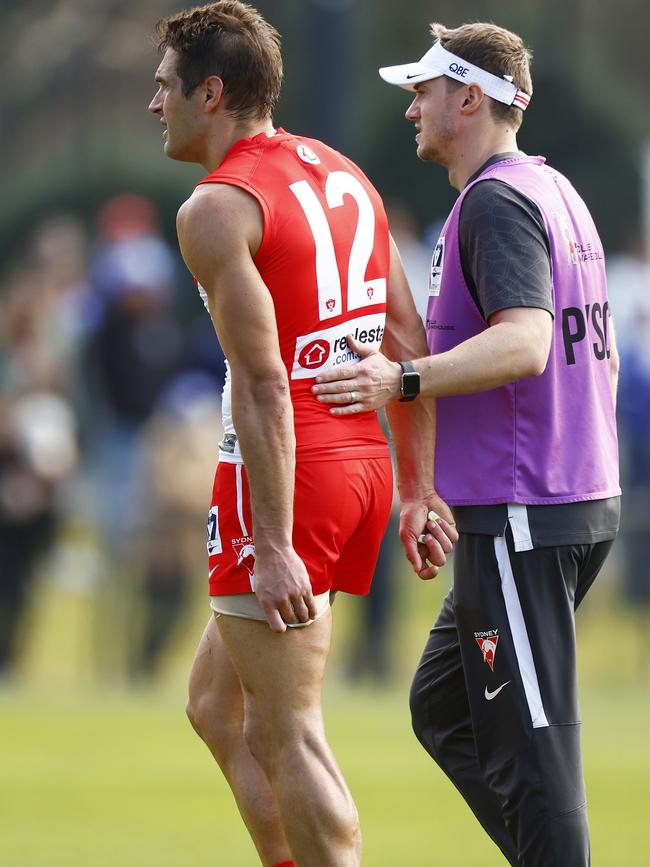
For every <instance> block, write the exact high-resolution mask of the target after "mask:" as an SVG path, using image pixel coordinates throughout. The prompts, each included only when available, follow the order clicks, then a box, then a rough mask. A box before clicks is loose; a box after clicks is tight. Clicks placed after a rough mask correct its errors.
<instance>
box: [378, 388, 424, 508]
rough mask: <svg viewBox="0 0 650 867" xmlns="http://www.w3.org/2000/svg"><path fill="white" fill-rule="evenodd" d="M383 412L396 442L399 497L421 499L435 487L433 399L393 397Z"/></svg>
mask: <svg viewBox="0 0 650 867" xmlns="http://www.w3.org/2000/svg"><path fill="white" fill-rule="evenodd" d="M386 415H387V417H388V423H389V425H390V430H391V435H392V438H393V443H394V445H395V461H396V464H397V487H398V490H399V495H400V500H401V501H402V502H404V501H405V500H414V499H423V498H426V497H428V496H429V495H430V494H431V493H432V492H433V490H434V484H433V482H434V479H433V461H434V450H435V437H436V415H435V401H434V400H430V399H427V398H418V400H416V401H415V402H414V403H400V402H399V401H392V402H391V403H390V404H388V406H387V407H386Z"/></svg>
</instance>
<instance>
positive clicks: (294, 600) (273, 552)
mask: <svg viewBox="0 0 650 867" xmlns="http://www.w3.org/2000/svg"><path fill="white" fill-rule="evenodd" d="M255 595H256V596H257V600H258V602H259V603H260V606H261V607H262V610H263V611H264V614H265V615H266V619H267V620H268V622H269V626H270V627H271V629H272V630H273V632H286V629H287V623H307V622H308V621H309V620H313V619H314V617H316V602H315V601H314V594H313V593H312V589H311V583H310V581H309V575H308V574H307V569H306V568H305V564H304V563H303V562H302V560H301V559H300V557H298V555H297V554H296V552H295V551H294V550H293V548H287V549H284V550H277V549H270V550H268V551H265V550H263V549H262V550H260V549H259V548H258V549H257V550H256V551H255Z"/></svg>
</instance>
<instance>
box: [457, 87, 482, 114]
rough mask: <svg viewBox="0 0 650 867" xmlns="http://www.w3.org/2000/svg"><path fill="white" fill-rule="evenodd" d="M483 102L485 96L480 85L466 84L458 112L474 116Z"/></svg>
mask: <svg viewBox="0 0 650 867" xmlns="http://www.w3.org/2000/svg"><path fill="white" fill-rule="evenodd" d="M484 100H485V94H484V93H483V88H482V87H481V86H480V84H467V85H465V87H463V98H462V102H461V104H460V110H461V112H462V113H463V114H466V115H468V114H474V112H476V111H478V109H479V108H480V106H481V105H482V104H483V101H484Z"/></svg>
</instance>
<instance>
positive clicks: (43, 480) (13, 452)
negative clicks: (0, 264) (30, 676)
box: [0, 194, 224, 678]
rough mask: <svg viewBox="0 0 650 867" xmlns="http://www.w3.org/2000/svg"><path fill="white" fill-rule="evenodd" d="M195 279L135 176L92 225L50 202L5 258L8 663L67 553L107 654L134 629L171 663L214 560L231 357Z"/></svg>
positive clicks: (141, 660) (127, 659)
mask: <svg viewBox="0 0 650 867" xmlns="http://www.w3.org/2000/svg"><path fill="white" fill-rule="evenodd" d="M192 288H193V287H192V280H191V278H190V277H189V275H187V273H186V271H185V270H184V268H183V267H182V263H180V262H179V260H178V258H177V255H176V253H175V252H174V251H173V250H172V248H171V247H170V246H169V244H168V243H167V242H166V240H165V239H164V238H163V235H162V234H161V230H160V223H159V215H158V213H157V212H156V209H155V208H154V206H153V205H152V203H151V202H149V201H148V200H147V199H145V198H142V197H140V196H136V195H132V194H125V195H121V196H118V197H116V198H114V199H111V200H110V201H108V202H107V203H106V204H105V205H104V206H103V207H102V208H101V210H100V211H99V213H98V214H97V216H96V220H95V225H94V226H93V227H92V231H89V230H88V229H87V227H86V226H84V225H82V224H81V223H80V222H79V221H78V220H77V219H75V218H73V217H70V216H67V215H57V216H54V217H51V218H48V219H47V220H45V222H43V223H42V224H41V225H39V226H38V227H37V229H36V230H35V232H34V236H33V238H32V240H31V242H30V244H29V246H28V248H27V249H26V250H25V251H24V252H23V254H22V255H21V256H20V257H19V258H18V259H17V260H16V261H14V262H12V263H11V265H10V267H9V268H8V270H7V271H6V273H5V274H4V277H3V279H2V285H1V287H0V380H1V382H2V388H1V390H0V570H1V571H0V672H3V673H8V672H9V671H10V670H11V669H12V667H13V666H14V665H15V663H16V661H17V659H18V656H19V651H20V647H21V640H22V638H23V635H22V627H23V625H24V613H25V611H26V608H27V606H28V603H29V601H30V598H31V594H32V590H33V588H34V585H35V582H36V581H37V580H39V579H42V577H43V576H46V577H50V578H51V577H52V576H53V575H54V573H55V572H56V570H54V569H53V565H52V564H53V563H55V562H57V563H59V564H63V565H60V566H59V569H58V573H57V578H58V579H59V580H61V581H63V582H65V583H67V584H68V585H69V586H72V585H74V586H76V587H81V588H83V589H84V590H86V591H87V592H88V593H91V594H93V596H94V597H96V598H97V599H98V600H101V602H100V604H101V616H100V617H98V620H99V621H101V622H103V623H104V624H106V627H105V629H104V631H103V632H102V631H101V630H100V631H99V634H98V639H97V644H98V648H97V652H98V656H99V657H100V658H101V657H102V654H103V655H104V657H108V658H112V652H108V651H107V650H106V645H107V644H110V643H111V642H115V641H116V638H117V637H118V636H119V640H121V643H122V644H123V645H125V647H123V650H122V652H123V657H124V663H125V666H126V667H127V669H128V671H129V673H130V675H131V676H132V677H134V678H137V677H141V676H143V677H146V676H151V675H152V674H154V673H155V671H156V668H157V666H158V665H159V662H160V658H161V653H162V651H163V650H164V647H165V644H166V643H167V641H168V640H169V638H170V636H171V635H172V634H173V632H174V629H175V628H176V627H177V624H178V622H179V620H180V619H181V618H182V616H183V614H184V612H185V611H186V609H187V602H188V598H189V590H190V587H191V586H192V583H193V579H194V578H195V576H196V574H197V573H198V572H199V571H200V569H201V566H202V562H203V552H204V535H205V529H204V524H205V514H204V513H205V509H206V502H208V498H209V493H210V486H211V482H212V473H213V471H214V464H215V459H216V453H217V442H218V440H219V426H220V421H219V411H220V405H219V395H220V393H221V387H222V383H223V376H224V366H223V358H222V356H221V355H220V353H219V348H218V344H217V343H216V340H215V339H214V336H213V333H212V326H211V323H210V321H209V318H208V317H207V316H206V315H205V312H204V311H203V308H202V305H201V304H200V302H199V300H198V295H196V303H194V304H192V303H191V302H192V301H194V300H195V299H194V297H193V295H194V293H193V292H192ZM188 297H189V299H191V300H189V301H188ZM62 550H65V551H66V555H67V556H65V557H63V558H62V557H61V556H60V554H61V551H62ZM117 619H119V620H120V624H119V629H116V628H115V627H116V620H117ZM100 664H101V663H100Z"/></svg>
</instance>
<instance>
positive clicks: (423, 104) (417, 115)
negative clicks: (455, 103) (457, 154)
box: [406, 76, 455, 166]
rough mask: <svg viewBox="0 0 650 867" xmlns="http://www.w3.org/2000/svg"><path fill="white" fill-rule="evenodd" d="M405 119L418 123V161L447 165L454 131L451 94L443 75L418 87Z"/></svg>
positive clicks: (416, 137)
mask: <svg viewBox="0 0 650 867" xmlns="http://www.w3.org/2000/svg"><path fill="white" fill-rule="evenodd" d="M406 119H407V120H411V121H413V123H414V124H415V130H416V136H415V141H416V142H417V145H418V156H419V158H420V159H421V160H430V161H432V162H435V163H439V164H440V165H443V166H446V165H447V164H448V160H449V153H450V146H451V143H452V141H453V139H454V137H455V130H454V126H453V123H452V115H451V94H450V93H449V92H448V90H447V85H446V82H445V79H444V76H440V77H439V78H434V79H433V80H431V81H423V82H422V84H418V85H417V86H416V89H415V98H414V100H413V102H412V103H411V104H410V105H409V107H408V109H407V110H406Z"/></svg>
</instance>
